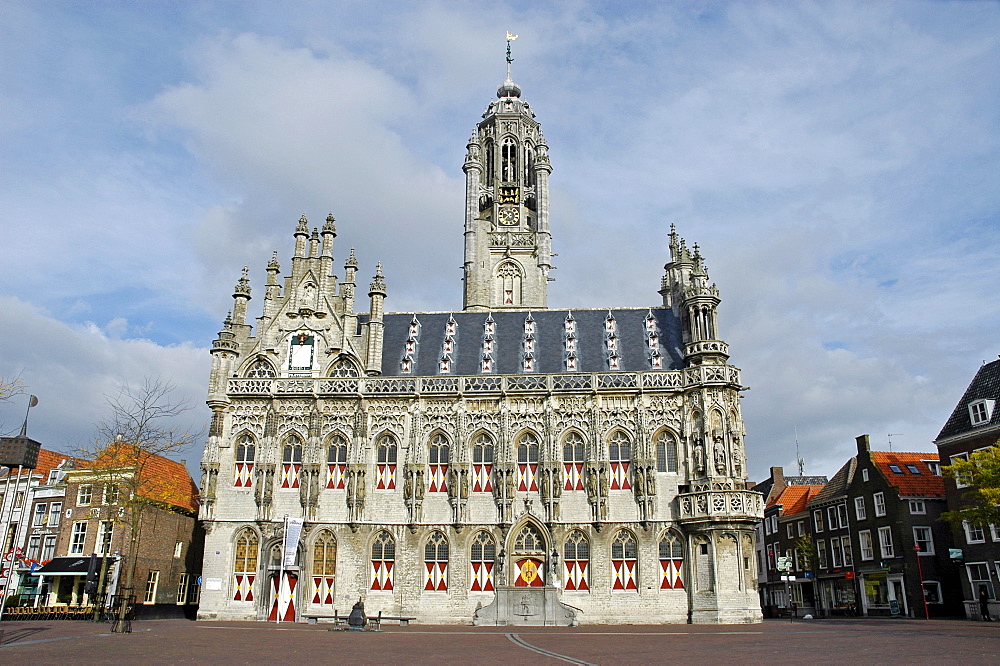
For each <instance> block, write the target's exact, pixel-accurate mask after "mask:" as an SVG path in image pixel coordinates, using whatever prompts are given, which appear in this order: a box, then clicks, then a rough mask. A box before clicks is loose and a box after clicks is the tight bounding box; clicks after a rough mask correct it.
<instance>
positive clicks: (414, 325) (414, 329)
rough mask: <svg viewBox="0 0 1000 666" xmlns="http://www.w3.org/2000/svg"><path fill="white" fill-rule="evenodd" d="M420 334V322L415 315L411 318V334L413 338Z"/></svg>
mask: <svg viewBox="0 0 1000 666" xmlns="http://www.w3.org/2000/svg"><path fill="white" fill-rule="evenodd" d="M418 335H420V322H419V321H417V318H416V317H414V318H413V319H411V320H410V333H409V336H410V337H411V338H416V337H417V336H418Z"/></svg>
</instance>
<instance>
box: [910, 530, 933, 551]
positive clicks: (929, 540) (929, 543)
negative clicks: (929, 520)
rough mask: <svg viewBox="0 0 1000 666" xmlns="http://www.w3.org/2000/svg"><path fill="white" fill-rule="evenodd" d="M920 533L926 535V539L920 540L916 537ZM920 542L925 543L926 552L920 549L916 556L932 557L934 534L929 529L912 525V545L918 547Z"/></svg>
mask: <svg viewBox="0 0 1000 666" xmlns="http://www.w3.org/2000/svg"><path fill="white" fill-rule="evenodd" d="M925 530H926V531H925ZM920 532H923V533H924V534H926V536H927V538H926V539H921V538H920V537H919V536H918V534H919V533H920ZM921 542H923V543H926V544H927V546H928V547H927V549H926V550H924V549H923V548H921V549H920V552H919V553H918V555H933V554H934V532H933V530H931V528H930V527H927V526H925V525H914V526H913V545H915V546H919V545H920V543H921Z"/></svg>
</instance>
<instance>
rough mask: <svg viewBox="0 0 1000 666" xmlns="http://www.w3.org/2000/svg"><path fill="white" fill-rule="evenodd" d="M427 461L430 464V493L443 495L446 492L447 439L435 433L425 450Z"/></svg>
mask: <svg viewBox="0 0 1000 666" xmlns="http://www.w3.org/2000/svg"><path fill="white" fill-rule="evenodd" d="M427 461H428V463H429V464H430V468H431V469H430V492H432V493H438V492H440V493H443V492H447V491H448V461H449V447H448V438H447V437H445V436H444V435H442V434H441V433H437V434H435V435H434V437H432V438H431V443H430V446H429V447H428V450H427Z"/></svg>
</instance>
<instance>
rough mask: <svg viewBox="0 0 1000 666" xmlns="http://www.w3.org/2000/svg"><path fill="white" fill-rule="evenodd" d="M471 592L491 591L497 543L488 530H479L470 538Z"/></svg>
mask: <svg viewBox="0 0 1000 666" xmlns="http://www.w3.org/2000/svg"><path fill="white" fill-rule="evenodd" d="M469 559H470V560H471V562H472V586H471V587H470V590H471V591H472V592H493V590H494V588H493V565H494V564H495V563H496V559H497V545H496V542H495V541H494V540H493V537H492V536H490V534H489V532H479V533H478V534H476V538H474V539H473V540H472V550H471V553H470V558H469Z"/></svg>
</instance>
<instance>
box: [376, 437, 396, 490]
mask: <svg viewBox="0 0 1000 666" xmlns="http://www.w3.org/2000/svg"><path fill="white" fill-rule="evenodd" d="M375 460H376V465H375V468H376V470H375V471H376V480H375V490H395V489H396V439H395V438H394V437H393V436H392V435H382V436H381V437H380V438H379V440H378V444H377V445H376V446H375Z"/></svg>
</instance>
